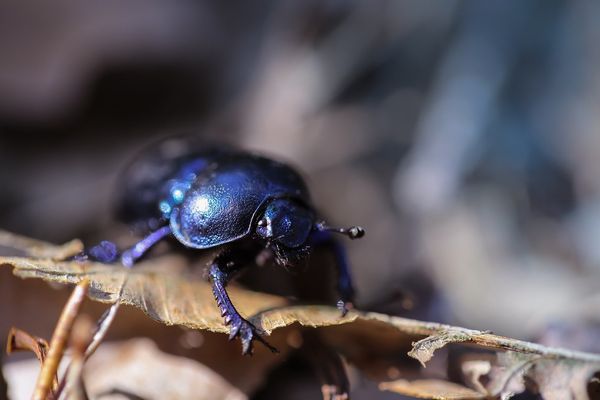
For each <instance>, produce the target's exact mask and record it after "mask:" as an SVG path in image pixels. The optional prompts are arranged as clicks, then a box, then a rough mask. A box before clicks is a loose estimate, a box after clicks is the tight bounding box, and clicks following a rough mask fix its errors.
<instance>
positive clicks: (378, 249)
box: [0, 0, 600, 351]
mask: <svg viewBox="0 0 600 400" xmlns="http://www.w3.org/2000/svg"><path fill="white" fill-rule="evenodd" d="M599 17H600V4H598V3H595V2H591V1H558V0H551V1H547V0H543V1H542V0H537V1H535V0H532V1H528V2H519V1H502V0H498V1H491V2H475V1H464V2H459V1H445V2H443V3H439V2H425V1H418V0H415V1H395V0H389V1H384V0H377V1H368V2H366V1H364V2H359V1H344V0H325V1H322V0H321V1H313V0H308V1H291V0H286V1H265V0H260V1H253V2H220V1H200V2H197V1H179V2H163V1H157V0H144V1H141V0H127V1H115V0H109V1H102V2H97V1H96V2H85V3H82V2H71V1H67V0H56V1H53V2H51V3H38V2H34V1H30V0H27V1H23V0H20V1H17V0H4V1H3V2H1V3H0V187H1V195H0V227H2V228H3V229H7V230H11V231H14V232H18V233H21V234H26V235H30V236H33V237H37V238H40V239H45V240H49V241H54V242H63V241H66V240H69V239H71V238H73V237H80V238H82V239H84V241H85V242H86V243H93V242H95V241H97V240H100V239H105V238H107V237H108V238H111V237H112V238H114V236H113V235H114V232H115V230H116V229H120V231H119V232H122V231H123V230H124V229H125V228H123V227H119V225H118V222H116V221H114V219H113V218H112V215H111V207H112V205H113V199H114V195H115V192H116V190H118V188H117V187H116V185H115V183H116V179H117V177H118V175H119V171H120V170H121V169H122V168H123V166H124V165H126V163H127V162H128V160H129V159H130V158H131V157H132V155H134V154H135V153H136V152H138V151H139V149H140V148H143V147H144V146H145V145H147V144H148V143H150V142H153V141H155V140H156V139H157V138H160V137H164V136H168V135H173V134H182V133H191V134H194V135H199V136H205V137H206V138H207V140H208V139H210V140H214V139H218V140H223V141H228V142H233V143H235V144H236V145H239V146H242V147H245V148H250V149H254V150H259V151H261V152H264V153H267V154H271V155H274V156H276V157H278V158H281V159H284V160H287V161H289V162H291V163H292V164H294V165H296V166H298V168H299V169H300V170H301V171H302V172H303V173H304V174H305V176H306V177H307V180H308V181H309V184H310V186H311V188H312V191H313V195H314V198H315V203H316V204H318V205H319V207H320V209H321V211H322V212H323V213H324V215H326V216H327V217H328V218H329V220H330V221H331V222H332V223H334V224H339V225H351V224H360V225H363V226H364V227H365V228H366V229H367V236H366V237H365V238H364V239H363V240H361V241H355V242H352V243H349V246H348V249H349V252H350V259H351V260H352V269H353V272H354V275H355V280H356V286H357V289H358V291H359V298H358V302H357V303H358V304H359V306H360V307H362V308H367V309H373V310H378V311H384V312H388V313H392V314H397V315H403V316H410V317H416V318H420V319H427V320H435V321H440V322H448V323H453V324H460V325H464V326H467V327H472V328H478V329H490V330H493V331H494V332H495V333H499V334H505V335H511V336H516V337H518V338H524V339H537V340H539V341H542V342H544V343H547V344H555V345H564V346H567V347H572V348H579V349H582V350H596V351H600V348H599V345H598V343H599V342H598V340H597V338H598V337H599V335H600V328H599V327H598V321H599V319H600V132H598V126H600V109H599V104H600V74H599V73H598V71H600V47H599V46H598V43H599V42H600V25H599V24H598V22H597V21H598V18H599ZM125 231H126V230H125Z"/></svg>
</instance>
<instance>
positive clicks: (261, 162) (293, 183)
mask: <svg viewBox="0 0 600 400" xmlns="http://www.w3.org/2000/svg"><path fill="white" fill-rule="evenodd" d="M121 186H122V187H123V189H122V190H123V194H122V196H121V204H120V206H119V214H120V216H121V217H122V219H124V220H125V221H126V222H129V223H134V224H137V225H140V224H148V225H151V223H154V224H160V221H164V220H168V222H169V224H170V226H171V230H172V232H173V234H174V235H175V237H176V238H177V239H178V240H179V241H180V242H181V243H183V244H184V245H185V246H187V247H192V248H198V249H207V248H211V247H214V246H218V245H222V244H225V243H228V242H231V241H234V240H237V239H240V238H242V237H245V236H247V235H248V234H250V233H251V231H252V229H253V225H254V224H255V223H256V219H257V216H258V214H260V213H261V212H262V211H263V210H264V208H265V206H266V205H267V204H268V203H269V202H270V200H272V199H276V198H288V199H291V200H293V201H295V202H298V203H300V204H304V205H305V206H306V207H307V208H308V209H310V208H311V207H310V198H309V193H308V189H307V188H306V185H305V183H304V181H303V179H302V177H301V176H300V175H299V174H298V173H297V172H296V171H294V170H293V169H292V168H291V167H289V166H288V165H286V164H283V163H281V162H277V161H274V160H271V159H268V158H266V157H262V156H259V155H256V154H252V153H247V152H242V151H239V150H235V149H229V148H223V147H219V148H205V147H204V148H202V146H201V145H195V144H194V143H190V142H186V141H185V139H177V140H171V142H170V143H169V142H164V143H162V144H160V145H159V146H157V147H155V148H153V149H150V150H149V151H147V152H146V154H145V156H143V157H141V158H139V159H138V160H137V161H135V162H134V163H133V164H132V165H131V166H130V168H129V169H128V171H127V172H126V174H125V177H124V180H123V184H122V185H121Z"/></svg>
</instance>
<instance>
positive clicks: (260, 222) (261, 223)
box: [258, 218, 268, 227]
mask: <svg viewBox="0 0 600 400" xmlns="http://www.w3.org/2000/svg"><path fill="white" fill-rule="evenodd" d="M267 224H268V222H267V220H266V219H265V218H262V219H260V220H259V221H258V226H261V227H265V226H267Z"/></svg>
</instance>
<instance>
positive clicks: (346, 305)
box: [336, 300, 354, 318]
mask: <svg viewBox="0 0 600 400" xmlns="http://www.w3.org/2000/svg"><path fill="white" fill-rule="evenodd" d="M336 306H337V309H338V310H340V312H341V313H342V318H343V317H345V316H346V314H348V311H350V310H352V309H353V308H354V304H352V303H351V302H349V301H344V300H338V302H337V304H336Z"/></svg>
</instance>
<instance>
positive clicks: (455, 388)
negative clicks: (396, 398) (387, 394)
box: [379, 379, 486, 400]
mask: <svg viewBox="0 0 600 400" xmlns="http://www.w3.org/2000/svg"><path fill="white" fill-rule="evenodd" d="M379 388H380V389H381V390H388V391H391V392H396V393H400V394H403V395H405V396H412V397H416V398H419V399H438V400H471V399H484V398H486V396H485V395H483V394H481V393H478V392H476V391H474V390H472V389H469V388H467V387H465V386H461V385H458V384H456V383H451V382H447V381H443V380H438V379H419V380H414V381H407V380H404V379H399V380H397V381H393V382H382V383H380V384H379Z"/></svg>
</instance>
